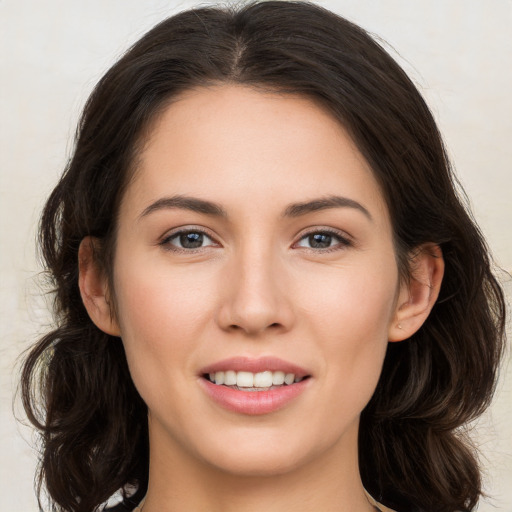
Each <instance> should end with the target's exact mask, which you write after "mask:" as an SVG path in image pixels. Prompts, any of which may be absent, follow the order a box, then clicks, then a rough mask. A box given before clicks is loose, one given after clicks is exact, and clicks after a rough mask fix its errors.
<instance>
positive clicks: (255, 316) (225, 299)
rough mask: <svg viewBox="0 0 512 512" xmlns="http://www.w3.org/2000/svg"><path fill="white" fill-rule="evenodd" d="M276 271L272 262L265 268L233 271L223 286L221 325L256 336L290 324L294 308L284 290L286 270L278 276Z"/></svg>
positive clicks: (283, 328)
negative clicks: (284, 273)
mask: <svg viewBox="0 0 512 512" xmlns="http://www.w3.org/2000/svg"><path fill="white" fill-rule="evenodd" d="M273 270H274V271H273ZM275 273H276V272H275V269H273V268H272V267H271V265H270V264H269V262H267V265H266V266H265V267H264V268H262V267H261V266H259V268H258V267H255V266H252V267H251V268H250V269H247V270H246V271H244V272H234V273H233V272H232V273H231V278H230V279H229V282H228V283H226V286H224V287H223V290H224V292H223V294H222V299H221V304H220V308H219V314H218V323H219V325H220V327H221V328H222V329H224V330H228V331H238V332H243V333H245V334H246V335H249V336H256V335H260V334H262V333H263V332H266V331H269V330H270V331H279V330H281V331H286V330H288V329H289V328H290V327H291V325H292V324H293V309H292V306H291V303H290V300H289V297H288V296H287V294H286V292H285V291H284V290H285V286H284V283H283V282H282V281H283V279H282V276H283V274H282V273H280V274H279V275H280V277H281V279H280V280H278V279H276V278H275V277H274V274H275Z"/></svg>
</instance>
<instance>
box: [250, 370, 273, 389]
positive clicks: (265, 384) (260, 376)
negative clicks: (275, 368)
mask: <svg viewBox="0 0 512 512" xmlns="http://www.w3.org/2000/svg"><path fill="white" fill-rule="evenodd" d="M270 386H272V372H261V373H257V374H256V375H255V376H254V387H255V388H269V387H270Z"/></svg>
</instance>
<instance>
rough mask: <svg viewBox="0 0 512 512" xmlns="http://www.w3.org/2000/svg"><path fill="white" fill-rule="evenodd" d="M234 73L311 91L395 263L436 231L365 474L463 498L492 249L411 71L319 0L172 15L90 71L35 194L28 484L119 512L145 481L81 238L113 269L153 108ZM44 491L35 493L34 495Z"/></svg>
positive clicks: (490, 351)
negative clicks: (332, 124)
mask: <svg viewBox="0 0 512 512" xmlns="http://www.w3.org/2000/svg"><path fill="white" fill-rule="evenodd" d="M221 83H236V84H243V85H248V86H251V87H256V88H263V89H265V90H274V91H280V92H282V93H285V94H286V93H293V94H300V95H304V96H307V97H309V98H312V99H313V100H315V101H316V102H318V103H319V104H321V105H322V106H323V107H324V108H326V109H328V111H329V112H330V113H331V114H332V115H333V116H334V117H335V118H336V119H338V120H339V122H340V123H341V124H342V125H343V126H344V127H345V128H346V129H347V130H348V132H349V133H350V135H351V137H352V138H353V140H354V142H355V144H356V145H357V147H358V148H359V150H360V152H361V153H362V154H363V155H364V157H365V158H366V160H367V161H368V163H369V164H370V166H371V168H372V170H373V173H374V176H375V178H376V179H377V181H378V182H379V184H380V187H381V189H382V192H383V194H384V197H385V199H386V202H387V206H388V208H389V212H390V215H391V220H392V226H393V233H394V241H395V247H396V252H397V259H398V262H399V268H400V270H401V274H402V276H405V277H406V276H407V271H408V257H409V255H410V254H411V252H413V251H414V249H415V248H417V247H419V246H420V245H421V244H424V243H434V244H439V246H440V247H441V248H442V252H443V255H444V259H445V277H444V281H443V285H442V288H441V293H440V297H439V300H438V302H437V303H436V305H435V306H434V308H433V311H432V313H431V314H430V316H429V318H428V319H427V320H426V322H425V323H424V325H423V326H422V327H421V329H420V330H419V331H418V332H417V333H416V334H415V335H414V336H412V337H411V338H410V339H409V340H407V341H406V342H402V343H392V344H389V347H388V351H387V355H386V359H385V362H384V367H383V371H382V375H381V378H380V381H379V383H378V386H377V389H376V391H375V394H374V395H373V397H372V399H371V401H370V403H369V404H368V405H367V407H366V408H365V410H364V411H363V414H362V417H361V423H360V434H359V458H360V468H361V469H360V470H361V476H362V480H363V483H364V485H365V487H366V489H367V490H368V491H369V492H370V493H371V494H372V495H373V496H374V497H375V498H376V499H377V500H379V501H380V502H382V503H383V504H385V505H387V506H389V507H392V508H395V509H397V510H407V511H409V512H412V511H417V512H421V511H423V512H427V511H430V512H431V511H433V510H435V511H436V512H454V511H455V510H457V511H471V510H474V507H475V506H476V503H477V501H478V499H479V496H480V495H481V485H480V470H479V466H478V463H477V459H476V456H475V453H474V452H473V449H472V448H471V445H470V444H469V443H468V442H467V440H466V439H465V437H464V435H463V432H464V431H463V427H464V425H466V424H467V422H469V421H471V420H473V419H474V418H476V417H477V416H478V415H479V414H481V413H482V411H483V410H484V409H485V407H486V406H487V405H488V403H489V401H490V398H491V396H492V393H493V390H494V386H495V380H496V374H497V368H498V363H499V361H500V356H501V353H502V350H503V343H504V316H505V305H504V298H503V293H502V291H501V289H500V286H499V285H498V282H497V280H496V279H495V277H494V276H493V273H492V268H491V261H490V257H489V253H488V249H487V247H486V244H485V242H484V240H483V237H482V235H481V233H480V231H479V229H478V228H477V226H476V225H475V223H474V221H473V220H472V218H471V216H470V215H469V214H468V209H467V207H465V199H464V196H463V195H462V193H461V192H457V190H460V188H459V186H458V184H457V182H456V180H455V178H454V176H453V173H452V171H451V169H450V164H449V162H448V158H447V155H446V152H445V149H444V147H443V142H442V140H441V137H440V135H439V132H438V130H437V127H436V124H435V122H434V120H433V117H432V115H431V113H430V111H429V109H428V107H427V106H426V104H425V102H424V100H423V99H422V97H421V95H420V94H419V92H418V91H417V89H416V87H415V86H414V84H413V83H412V82H411V80H410V79H409V78H408V77H407V75H406V74H405V73H404V71H403V70H402V69H401V68H400V67H399V66H398V64H397V63H396V62H395V61H394V60H393V59H392V58H391V57H390V56H389V55H388V53H387V52H386V51H385V50H384V49H383V48H382V47H381V46H380V45H379V44H378V43H377V42H375V41H374V40H373V39H372V38H371V37H370V36H369V35H368V34H367V33H366V32H365V31H364V30H362V29H361V28H360V27H358V26H356V25H354V24H352V23H350V22H349V21H347V20H345V19H343V18H341V17H339V16H337V15H335V14H333V13H331V12H329V11H327V10H325V9H323V8H321V7H319V6H317V5H314V4H310V3H305V2H295V1H287V2H281V1H264V2H256V3H250V4H246V5H243V6H240V7H222V8H220V7H219V8H217V7H206V8H199V9H195V10H190V11H185V12H182V13H180V14H177V15H176V16H173V17H171V18H168V19H166V20H165V21H163V22H162V23H160V24H159V25H157V26H156V27H154V28H153V29H152V30H151V31H149V32H148V33H147V34H146V35H145V36H143V37H142V39H140V40H139V41H138V42H137V43H136V44H135V45H134V46H133V47H132V48H131V49H130V50H129V51H128V52H127V53H126V54H125V55H124V56H123V57H122V58H121V59H120V60H119V61H118V62H117V63H116V64H115V65H114V66H113V67H112V68H111V69H110V70H109V71H108V72H107V73H106V75H105V76H104V77H103V78H102V79H101V80H100V82H99V83H98V85H97V86H96V88H95V89H94V91H93V93H92V94H91V96H90V98H89V100H88V101H87V104H86V105H85V109H84V112H83V115H82V118H81V121H80V123H79V127H78V130H77V134H76V142H75V148H74V153H73V155H72V158H71V159H70V161H69V163H68V165H67V167H66V169H65V171H64V174H63V175H62V177H61V179H60V181H59V183H58V185H57V186H56V188H55V189H54V190H53V192H52V194H51V196H50V197H49V199H48V202H47V204H46V206H45V208H44V212H43V215H42V219H41V223H40V239H39V241H40V248H41V252H42V256H43V258H44V262H45V267H46V269H47V272H48V274H49V276H50V277H51V279H52V282H53V286H54V293H55V313H56V320H57V324H56V325H57V326H56V328H55V329H54V330H53V331H52V332H50V333H48V334H47V335H46V336H44V337H43V338H42V339H41V340H40V341H39V342H38V343H37V344H36V345H35V346H34V347H33V348H32V349H31V351H30V352H29V353H28V355H27V356H26V359H25V362H24V366H23V372H22V381H21V382H22V387H21V389H22V398H23V402H24V407H25V409H26V412H27V414H28V417H29V419H30V421H31V422H32V423H33V424H34V425H35V427H36V428H37V429H38V430H39V431H40V433H41V438H42V455H41V462H40V470H39V473H38V475H39V477H38V478H39V479H38V482H39V484H38V487H39V495H40V496H41V491H42V489H43V488H46V490H47V492H48V494H49V496H50V501H51V503H52V510H55V511H68V512H91V511H92V510H94V509H95V508H96V507H97V506H98V505H99V504H100V503H102V502H104V501H105V500H106V499H107V498H108V497H109V496H111V495H112V494H113V493H114V492H115V491H117V490H118V489H120V488H124V487H126V485H128V484H132V485H135V486H136V487H137V489H138V491H137V492H136V493H135V495H134V496H132V497H131V498H129V497H127V496H125V499H124V505H123V506H124V507H126V510H128V509H130V507H133V506H134V505H135V504H137V502H138V501H140V499H141V497H142V496H143V495H144V493H145V491H146V488H147V482H148V457H149V452H148V450H149V448H148V430H147V429H148V427H147V408H146V405H145V404H144V402H143V401H142V399H141V398H140V396H139V394H138V393H137V390H136V389H135V387H134V385H133V383H132V380H131V378H130V374H129V371H128V366H127V362H126V358H125V355H124V351H123V346H122V341H121V339H119V338H116V337H112V336H109V335H107V334H105V333H103V332H102V331H100V330H99V329H98V328H96V327H95V326H94V324H93V323H92V321H91V320H90V319H89V316H88V315H87V312H86V310H85V308H84V305H83V303H82V300H81V297H80V292H79V288H78V248H79V245H80V242H81V240H82V239H83V238H84V237H86V236H88V235H91V236H94V237H98V238H99V239H101V240H102V244H101V250H100V252H99V254H97V257H98V260H99V261H100V262H101V264H102V265H103V269H104V271H105V272H106V273H107V275H108V276H111V275H112V261H113V254H114V251H115V237H116V219H117V213H118V207H119V203H120V200H121V198H122V195H123V191H124V189H125V187H126V186H127V184H128V183H129V180H130V177H131V175H132V173H133V172H134V169H135V168H136V164H137V155H138V153H139V151H140V147H141V144H143V142H144V139H145V136H146V134H147V132H148V130H149V129H150V125H151V123H152V121H153V120H154V119H155V118H156V116H158V115H159V113H160V112H162V110H163V109H164V108H165V106H166V105H167V104H168V103H169V102H170V101H172V99H173V98H175V97H176V96H177V95H179V94H180V93H182V92H184V91H186V90H189V89H191V88H194V87H200V86H207V85H210V84H221ZM40 499H41V498H40Z"/></svg>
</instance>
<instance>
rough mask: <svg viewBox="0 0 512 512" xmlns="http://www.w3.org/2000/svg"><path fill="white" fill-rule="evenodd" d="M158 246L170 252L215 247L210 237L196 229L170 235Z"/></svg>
mask: <svg viewBox="0 0 512 512" xmlns="http://www.w3.org/2000/svg"><path fill="white" fill-rule="evenodd" d="M160 245H163V246H166V247H168V248H169V249H170V250H193V249H201V248H203V247H208V246H211V245H216V243H215V242H214V241H213V240H212V238H211V237H210V236H208V235H207V234H206V233H205V232H204V231H201V230H198V229H187V230H182V231H178V232H175V233H172V234H171V235H169V236H168V237H166V238H164V239H163V240H162V242H161V243H160Z"/></svg>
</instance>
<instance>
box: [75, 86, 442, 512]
mask: <svg viewBox="0 0 512 512" xmlns="http://www.w3.org/2000/svg"><path fill="white" fill-rule="evenodd" d="M333 194H336V195H337V196H343V197H344V198H348V199H350V200H351V201H353V202H357V204H359V205H360V206H361V207H362V208H359V207H354V204H353V203H351V204H349V205H348V206H347V205H345V206H337V207H330V208H324V209H320V210H317V211H308V212H306V213H303V214H302V215H298V216H284V215H283V212H285V211H286V209H287V208H289V206H290V205H291V204H296V203H307V202H309V201H311V200H314V199H319V198H326V197H329V196H332V195H333ZM177 195H179V196H190V197H194V198H199V199H202V200H207V201H211V202H214V203H217V204H218V205H219V206H221V207H222V209H223V210H224V211H225V216H215V215H210V214H207V213H201V212H197V211H192V210H190V209H187V208H181V207H169V205H167V207H165V205H164V207H162V202H161V201H160V200H162V198H169V197H174V196H177ZM158 201H160V203H158ZM155 202H157V204H160V207H155V206H153V207H152V208H151V205H154V204H155ZM148 208H149V211H148ZM363 209H364V210H365V211H366V213H365V211H363ZM185 228H186V229H188V230H189V231H194V232H197V231H198V230H201V231H204V232H205V233H206V234H207V237H208V238H204V239H203V240H204V244H203V246H201V247H199V248H197V249H193V250H189V249H184V248H180V247H179V237H176V236H174V235H175V233H176V231H179V230H180V229H185ZM325 230H329V231H331V232H335V233H336V234H335V235H332V238H331V239H330V246H329V247H328V248H319V247H311V238H308V236H309V235H311V234H312V233H317V234H318V233H322V232H325ZM173 236H174V238H173ZM96 243H98V242H97V241H96V240H94V239H90V238H88V239H85V240H84V242H83V243H82V246H81V251H80V286H81V291H82V296H83V299H84V303H85V305H86V307H87V309H88V311H89V314H90V315H91V318H92V319H93V321H94V322H95V323H96V325H98V326H99V327H100V328H101V329H103V330H104V331H106V332H109V333H110V334H114V335H118V336H121V337H122V340H123V343H124V346H125V350H126V355H127V359H128V363H129V367H130V371H131V375H132V378H133V380H134V383H135V385H136V387H137V389H138V390H139V392H140V394H141V396H142V398H143V399H144V400H145V402H146V403H147V405H148V409H149V432H150V446H151V449H150V454H151V455H150V459H151V460H150V478H149V489H148V495H147V499H146V503H145V505H144V512H156V511H164V512H167V511H175V510H209V511H231V510H233V511H235V510H236V511H240V510H242V511H247V512H249V511H251V512H252V511H265V512H268V511H273V510H276V511H277V510H280V511H281V510H283V509H284V507H287V508H286V509H288V508H290V507H292V508H293V510H296V511H313V510H324V511H338V510H340V511H341V510H346V511H360V512H363V511H370V510H373V508H372V506H371V505H370V503H369V502H368V500H367V498H366V496H365V493H364V490H363V487H362V483H361V480H360V477H359V468H358V460H357V432H358V426H359V416H360V413H361V411H362V410H363V408H364V407H365V405H366V404H367V403H368V401H369V400H370V398H371V396H372V394H373V391H374V389H375V387H376V385H377V381H378V378H379V375H380V372H381V368H382V363H383V359H384V356H385V351H386V347H387V343H388V341H400V340H403V339H406V338H408V337H409V336H410V335H411V334H412V333H413V332H415V331H416V330H417V329H418V328H419V327H420V326H421V324H422V323H423V321H424V320H425V318H426V317H427V316H428V313H429V312H430V309H431V307H432V305H433V304H434V302H435V300H436V298H437V293H438V290H439V286H440V283H441V279H442V273H443V263H442V258H441V257H440V252H439V250H438V249H437V248H436V247H428V250H427V248H426V247H423V248H420V250H419V251H418V254H417V255H416V257H415V259H416V261H415V262H414V263H415V264H414V275H413V276H412V278H411V279H410V280H409V281H408V282H404V283H401V281H400V279H399V275H398V269H397V265H396V255H395V251H394V247H393V242H392V227H391V223H390V219H389V213H388V210H387V207H386V204H385V202H384V199H383V196H382V194H381V191H380V189H379V186H378V184H377V182H376V180H375V178H374V177H373V175H372V172H371V170H370V168H369V166H368V164H367V163H366V162H365V160H364V159H363V157H362V156H361V154H360V153H359V151H358V150H357V148H356V147H355V145H354V143H353V142H352V140H351V139H350V137H349V136H348V135H347V133H346V132H345V130H344V129H343V127H342V126H340V124H339V123H338V122H337V121H336V120H335V119H334V118H333V117H331V115H330V114H329V113H327V112H326V111H324V110H323V109H322V108H320V107H319V106H318V105H316V104H315V103H313V102H312V101H311V100H309V99H306V98H302V97H298V96H292V95H279V94H271V93H263V92H261V91H257V90H254V89H250V88H247V87H242V86H232V85H230V86H228V85H224V86H216V87H210V88H200V89H196V90H193V91H189V92H187V93H185V94H183V95H182V96H181V97H180V98H179V99H177V100H176V101H174V102H173V103H172V104H171V105H170V106H169V107H168V108H167V110H165V112H164V113H163V114H162V115H161V116H160V117H159V119H157V121H156V122H155V123H154V126H153V127H152V130H151V132H150V135H149V137H148V140H147V141H146V145H145V147H144V150H143V152H142V154H141V155H140V164H139V166H138V169H137V171H136V173H135V176H134V179H133V180H132V181H131V183H130V184H129V186H128V187H127V191H126V193H125V196H124V198H123V200H122V203H121V206H120V212H119V226H118V235H117V246H116V253H115V258H114V278H113V282H114V288H115V301H116V312H117V317H116V318H112V316H111V314H110V313H111V312H110V308H109V303H110V301H111V300H113V299H112V293H110V291H109V289H108V281H107V279H106V278H105V277H104V276H103V275H102V274H101V272H100V271H99V267H98V266H97V265H96V264H95V262H94V260H93V251H92V248H93V246H94V244H96ZM109 297H110V298H109ZM233 356H249V357H261V356H275V357H279V358H281V359H284V360H286V361H290V362H292V363H294V364H297V365H300V366H301V367H303V368H305V369H306V370H307V372H308V374H309V375H310V378H309V381H308V385H307V388H306V389H305V391H304V392H303V393H302V394H301V395H299V396H298V397H296V398H295V399H294V400H293V401H292V402H290V403H289V404H287V406H286V407H284V408H283V409H281V410H279V411H276V412H272V413H270V414H264V415H260V416H250V415H245V414H239V413H236V412H233V411H228V410H226V409H224V408H222V407H220V406H219V405H218V404H216V403H215V402H213V401H212V400H211V398H209V397H208V396H207V395H206V393H205V392H204V390H203V389H202V387H201V385H200V380H201V376H200V375H199V372H200V369H201V368H203V367H204V366H205V365H208V364H211V363H214V362H216V361H219V360H222V359H225V358H228V357H233Z"/></svg>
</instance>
